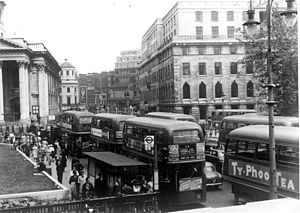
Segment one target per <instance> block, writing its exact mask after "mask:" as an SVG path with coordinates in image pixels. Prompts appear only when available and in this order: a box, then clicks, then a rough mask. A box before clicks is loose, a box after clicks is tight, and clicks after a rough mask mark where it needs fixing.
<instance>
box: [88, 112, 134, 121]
mask: <svg viewBox="0 0 300 213" xmlns="http://www.w3.org/2000/svg"><path fill="white" fill-rule="evenodd" d="M93 117H96V118H106V119H112V120H116V121H124V120H127V119H129V118H135V117H136V116H134V115H122V114H113V113H98V114H95V115H94V116H93Z"/></svg>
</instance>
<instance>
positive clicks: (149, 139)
mask: <svg viewBox="0 0 300 213" xmlns="http://www.w3.org/2000/svg"><path fill="white" fill-rule="evenodd" d="M144 142H145V143H148V144H152V143H153V142H154V135H146V136H145V138H144Z"/></svg>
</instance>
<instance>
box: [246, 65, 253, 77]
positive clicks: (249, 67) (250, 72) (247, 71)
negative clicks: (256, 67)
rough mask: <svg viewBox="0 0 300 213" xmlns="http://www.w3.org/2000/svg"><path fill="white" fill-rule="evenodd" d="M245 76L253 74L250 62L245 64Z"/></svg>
mask: <svg viewBox="0 0 300 213" xmlns="http://www.w3.org/2000/svg"><path fill="white" fill-rule="evenodd" d="M246 74H253V63H252V62H247V63H246Z"/></svg>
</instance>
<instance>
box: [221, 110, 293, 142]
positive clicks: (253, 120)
mask: <svg viewBox="0 0 300 213" xmlns="http://www.w3.org/2000/svg"><path fill="white" fill-rule="evenodd" d="M268 123H269V117H268V116H261V115H255V114H251V116H250V115H247V116H246V115H233V116H227V117H225V118H224V119H223V121H222V123H221V127H220V130H219V140H218V142H219V143H220V144H224V143H225V142H226V140H227V137H228V134H229V133H230V132H231V131H232V130H234V129H237V128H239V127H243V126H249V125H260V124H261V125H267V124H268ZM274 125H275V126H291V127H299V118H297V117H283V116H274Z"/></svg>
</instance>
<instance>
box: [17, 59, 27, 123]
mask: <svg viewBox="0 0 300 213" xmlns="http://www.w3.org/2000/svg"><path fill="white" fill-rule="evenodd" d="M18 64H19V84H20V89H19V90H20V112H21V122H25V123H28V122H29V121H30V119H29V78H28V63H27V62H26V61H18Z"/></svg>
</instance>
